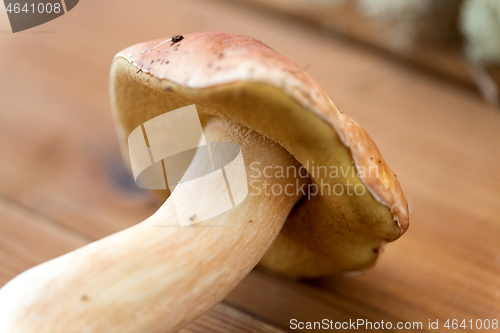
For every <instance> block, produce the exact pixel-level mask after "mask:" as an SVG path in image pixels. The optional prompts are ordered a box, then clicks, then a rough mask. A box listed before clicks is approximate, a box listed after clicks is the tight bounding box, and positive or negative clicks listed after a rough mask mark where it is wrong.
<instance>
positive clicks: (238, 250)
mask: <svg viewBox="0 0 500 333" xmlns="http://www.w3.org/2000/svg"><path fill="white" fill-rule="evenodd" d="M204 132H205V135H206V138H207V141H209V142H214V141H218V142H221V141H225V142H234V143H236V144H238V145H239V146H240V148H241V150H242V152H243V156H244V159H245V165H246V169H247V172H248V173H247V174H250V172H249V170H250V165H251V164H252V163H254V162H259V164H258V165H260V168H261V170H262V168H263V167H264V166H271V167H276V166H283V167H287V166H296V167H299V164H298V162H297V161H296V160H295V159H294V158H293V157H292V156H291V155H290V154H289V153H288V152H286V151H285V150H284V149H283V148H282V147H281V146H280V145H278V144H276V143H273V142H272V141H270V140H269V139H267V138H265V137H263V136H261V135H259V134H258V133H256V132H254V131H252V130H250V129H248V128H246V127H244V126H242V125H239V124H236V123H234V122H232V121H230V120H225V119H221V118H215V117H214V118H210V119H209V120H208V121H207V123H206V125H205V128H204ZM255 165H257V164H254V165H253V166H252V167H253V168H254V167H255ZM250 176H255V178H248V182H249V184H250V182H251V181H254V182H253V186H254V187H255V186H259V184H260V185H261V184H263V182H264V181H266V182H267V184H268V186H271V185H276V184H277V186H283V187H284V186H285V185H287V184H292V186H294V187H295V186H296V185H302V184H304V182H306V181H307V179H302V178H298V179H297V180H296V179H295V178H293V179H292V178H272V179H264V175H263V174H262V173H261V174H260V175H258V174H250ZM257 176H259V177H257ZM255 180H257V182H255ZM289 187H290V186H289ZM288 192H289V193H292V192H293V193H296V192H298V191H288ZM193 195H196V194H195V193H194V194H193ZM299 198H300V196H299V195H298V194H297V195H280V196H275V195H266V194H265V193H264V191H261V193H260V194H258V191H252V190H249V194H248V196H247V198H246V199H245V200H244V201H243V202H242V203H241V204H239V205H238V206H236V207H235V208H233V209H232V210H229V211H227V212H226V213H224V214H221V215H219V216H216V217H214V218H212V219H210V220H207V221H205V222H201V223H198V224H195V225H192V226H190V227H185V228H181V227H168V226H171V225H175V224H176V223H177V221H176V219H177V217H176V213H175V210H174V208H173V203H172V200H171V199H169V200H167V201H166V202H165V203H164V205H163V206H162V207H161V208H160V209H159V210H158V212H157V213H155V214H154V215H153V216H152V217H150V218H148V219H147V220H145V221H144V222H142V223H140V224H138V225H136V226H134V227H131V228H129V229H127V230H124V231H121V232H119V233H116V234H114V235H111V236H109V237H107V238H104V239H102V240H99V241H96V242H94V243H91V244H89V245H87V246H85V247H83V248H81V249H78V250H76V251H73V252H71V253H68V254H66V255H64V256H61V257H59V258H56V259H54V260H51V261H49V262H46V263H44V264H42V265H39V266H37V267H35V268H32V269H30V270H28V271H26V272H24V273H22V274H21V275H19V276H18V277H17V278H15V279H14V280H12V281H11V282H9V283H8V284H7V285H5V286H4V287H3V288H2V289H1V290H0V332H3V333H14V332H15V333H27V332H37V333H49V332H50V333H71V332H78V333H81V332H94V333H97V332H99V333H100V332H102V333H104V332H105V333H112V332H119V333H127V332H148V333H154V332H162V333H165V332H175V331H177V330H178V329H180V328H181V327H182V326H184V325H186V324H187V323H189V322H190V321H192V320H193V319H195V318H196V317H198V316H200V315H201V314H203V313H204V312H206V311H207V310H209V309H210V308H211V307H212V306H214V305H216V304H217V303H218V302H220V301H221V300H222V299H223V298H224V297H225V296H226V295H227V294H228V293H229V292H230V291H231V290H232V289H233V288H234V287H235V286H236V285H237V284H238V282H239V281H240V280H241V279H242V278H243V277H244V276H245V275H246V274H247V273H248V272H249V271H250V270H251V269H252V268H253V267H254V266H255V265H256V264H257V263H258V261H259V260H260V258H261V257H262V256H263V255H264V253H265V252H266V250H267V249H268V248H269V246H270V245H271V243H272V242H273V240H274V239H275V238H276V236H277V235H278V233H279V231H280V230H281V227H282V226H283V223H284V222H285V220H286V218H287V216H288V215H289V213H290V211H291V209H292V208H293V206H294V205H295V204H296V202H297V201H298V200H299ZM213 225H217V227H210V226H213Z"/></svg>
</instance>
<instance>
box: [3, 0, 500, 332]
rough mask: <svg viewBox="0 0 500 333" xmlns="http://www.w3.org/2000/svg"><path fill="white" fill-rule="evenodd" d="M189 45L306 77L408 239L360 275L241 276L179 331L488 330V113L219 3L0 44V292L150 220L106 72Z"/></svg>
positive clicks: (365, 52) (491, 291) (457, 88)
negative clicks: (258, 53) (332, 107)
mask: <svg viewBox="0 0 500 333" xmlns="http://www.w3.org/2000/svg"><path fill="white" fill-rule="evenodd" d="M196 30H226V31H232V32H238V33H244V34H248V35H251V36H253V37H256V38H258V39H261V40H262V41H264V42H265V43H266V44H268V45H270V46H271V47H273V48H274V49H276V50H277V51H278V52H280V53H282V54H285V55H286V56H288V57H290V58H291V59H292V60H294V61H295V62H296V63H298V64H299V65H300V66H303V67H307V68H308V72H309V73H310V74H311V75H312V76H313V77H314V78H316V79H317V80H318V82H319V83H320V84H321V85H322V86H323V88H324V89H325V91H326V92H327V93H328V94H329V95H330V97H331V98H332V100H333V101H334V102H335V103H336V104H337V106H338V107H339V108H340V109H341V110H342V111H344V112H346V113H348V114H349V115H350V116H352V117H353V118H354V119H356V120H357V121H358V122H359V123H360V124H361V125H362V126H363V127H365V128H366V129H367V131H368V132H369V133H370V134H371V136H372V137H373V138H374V140H375V142H377V144H378V146H379V148H380V150H381V151H382V154H383V155H384V157H385V158H386V160H387V161H388V163H389V164H390V165H391V167H392V168H393V169H394V170H395V171H396V173H397V175H398V177H399V179H400V182H401V184H402V186H403V189H404V190H405V193H406V195H407V198H408V200H409V203H410V207H411V210H412V216H411V226H410V230H409V231H408V233H407V234H405V235H404V237H403V238H402V239H400V240H399V241H397V242H396V243H394V244H391V245H389V246H388V247H387V248H386V250H385V253H384V254H383V256H382V259H381V260H380V262H379V264H378V265H377V267H376V268H375V269H373V270H371V271H369V272H367V273H366V274H365V275H363V276H359V277H332V278H328V279H323V280H320V281H307V282H300V283H299V282H287V281H283V280H281V279H279V278H276V277H272V276H269V275H267V274H266V273H264V272H261V271H254V272H252V273H251V274H250V275H249V276H248V277H247V278H246V279H244V280H243V282H242V283H241V284H240V285H239V286H238V287H237V288H236V289H235V290H234V291H233V292H232V293H231V294H230V295H229V296H228V297H227V298H226V301H225V303H224V307H229V308H224V309H223V310H221V311H222V312H223V314H222V315H221V314H220V313H217V311H218V308H215V309H214V310H212V312H209V313H208V314H207V316H211V317H210V318H206V319H203V318H204V317H202V318H200V319H199V321H200V320H207V321H206V322H205V323H204V324H200V325H201V326H196V327H195V326H188V327H186V330H191V331H196V330H198V331H205V332H207V331H213V332H218V331H223V330H224V329H225V330H227V331H231V332H242V331H257V332H261V331H262V332H265V329H267V328H264V326H262V325H264V324H262V322H266V323H270V324H271V325H272V326H274V327H277V328H278V329H282V330H289V329H290V328H289V321H290V319H292V318H296V319H299V320H304V321H312V320H318V319H323V318H328V319H331V320H348V319H353V320H355V319H358V318H364V319H369V320H373V321H375V320H385V321H387V320H390V321H393V322H396V321H423V322H424V323H426V322H427V321H428V320H429V319H431V320H435V319H440V321H442V320H444V319H448V318H457V319H467V320H469V319H474V320H475V319H478V318H481V319H486V318H490V319H492V318H493V317H496V318H499V317H500V241H499V240H500V175H499V173H498V170H499V169H500V157H499V156H500V145H499V142H500V114H499V113H498V112H497V111H496V110H493V109H489V108H488V107H487V106H485V105H484V104H483V102H482V101H481V100H480V98H479V97H478V95H477V94H476V93H475V92H474V91H473V90H472V89H469V88H466V87H464V86H462V85H460V84H454V83H453V82H449V81H442V80H440V79H439V78H436V77H433V76H429V75H427V73H422V72H419V71H417V70H416V69H415V68H409V67H406V66H405V65H404V64H401V63H399V62H395V61H394V60H393V59H392V58H391V57H388V56H385V55H381V54H379V53H372V52H371V51H370V50H369V49H366V48H363V47H360V46H359V45H356V44H353V43H351V42H349V41H346V40H343V39H339V38H335V37H332V36H326V35H323V34H322V33H321V31H319V30H318V29H316V28H314V27H310V26H306V25H304V24H302V23H300V22H297V21H295V20H293V19H285V18H283V17H281V16H277V15H274V14H270V13H263V12H262V11H257V10H253V9H251V8H249V7H248V6H242V5H240V4H235V3H230V2H219V1H210V2H204V1H198V0H189V1H183V2H176V3H173V2H162V3H159V2H153V1H143V2H141V5H140V6H138V5H137V3H133V2H131V1H121V2H114V1H109V2H97V1H95V0H94V1H93V0H88V1H84V2H80V4H79V5H78V6H77V7H75V9H74V10H72V11H71V12H70V13H69V14H67V15H65V16H63V17H61V18H60V19H58V20H54V21H52V22H49V23H47V24H45V25H43V26H40V27H38V28H34V29H32V30H30V31H27V32H23V33H18V34H14V35H9V34H2V35H0V50H1V52H0V73H1V76H0V151H1V153H2V157H1V162H0V284H4V283H6V282H7V281H8V280H9V279H11V278H13V277H14V276H15V275H17V274H18V273H20V272H21V271H23V270H25V269H27V268H29V267H31V266H33V265H36V264H38V263H40V262H43V261H45V260H47V259H50V258H53V257H56V256H58V255H60V254H62V253H65V252H67V251H70V250H72V249H74V248H76V247H79V246H81V245H83V244H85V243H87V242H89V241H92V240H95V239H98V238H101V237H104V236H105V235H108V234H111V233H113V232H116V231H118V230H121V229H124V228H126V227H128V226H131V225H133V224H135V223H137V222H139V221H142V220H143V219H144V218H146V217H147V216H148V215H150V214H151V213H152V212H153V211H154V210H155V209H156V208H157V207H158V206H159V203H157V202H155V201H154V200H153V199H152V198H151V197H150V196H149V195H148V194H147V193H145V192H141V191H137V190H136V189H135V188H134V187H133V186H132V185H133V184H132V185H131V184H130V179H129V178H128V177H127V176H126V173H125V171H124V169H123V167H122V166H121V161H120V158H121V157H120V153H119V151H118V146H117V143H116V139H115V134H114V129H113V126H112V119H111V115H110V111H109V101H108V98H109V97H108V70H109V66H110V63H111V59H112V57H113V55H114V54H115V53H116V52H117V51H119V50H121V49H123V48H124V47H126V46H129V45H131V44H134V43H136V42H141V41H145V40H150V39H154V38H160V37H165V36H170V35H173V34H176V33H186V32H190V31H196ZM233 308H237V309H238V310H236V311H238V314H236V313H234V312H233V311H232V310H233ZM225 310H228V311H227V312H226V311H225ZM214 311H216V312H214ZM242 311H243V312H244V313H243V315H241V316H240V314H241V313H242ZM245 313H246V314H245ZM248 316H251V317H253V318H254V319H251V320H250V322H251V323H248V322H246V321H245V320H246V319H245V318H248ZM205 317H206V316H205ZM222 317H227V318H229V319H227V320H226V321H225V322H224V323H223V322H221V321H222V319H221V318H222ZM214 318H219V319H221V320H220V321H217V320H215V319H214ZM213 320H215V321H213ZM252 323H253V324H252ZM247 324H248V325H250V326H246V325H247ZM191 325H198V324H197V322H194V323H193V324H191ZM224 325H226V326H224ZM252 325H255V326H252ZM266 327H267V326H266ZM423 331H429V330H428V329H424V330H423ZM472 331H476V330H472Z"/></svg>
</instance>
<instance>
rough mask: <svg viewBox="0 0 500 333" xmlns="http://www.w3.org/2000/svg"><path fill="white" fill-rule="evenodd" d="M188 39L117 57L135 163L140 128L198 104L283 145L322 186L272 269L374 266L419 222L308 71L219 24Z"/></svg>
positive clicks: (389, 174)
mask: <svg viewBox="0 0 500 333" xmlns="http://www.w3.org/2000/svg"><path fill="white" fill-rule="evenodd" d="M183 37H184V38H182V39H181V40H179V41H176V42H173V41H172V39H171V38H167V39H159V40H154V41H149V42H145V43H141V44H137V45H134V46H131V47H129V48H127V49H125V50H123V51H121V52H119V53H118V54H117V55H116V56H115V58H114V61H113V65H112V69H111V98H112V106H113V114H114V117H115V121H116V124H117V131H118V134H119V138H120V145H121V147H122V152H123V155H124V158H125V160H126V161H127V163H128V162H129V159H128V149H127V144H128V143H127V138H128V135H129V134H130V133H131V131H132V130H133V129H135V128H136V127H137V126H139V125H141V124H142V123H144V122H145V121H147V120H149V119H151V118H153V117H155V116H158V115H160V114H163V113H165V112H167V111H170V110H175V109H177V108H180V107H183V106H186V105H190V104H193V103H194V104H196V106H197V108H198V111H199V113H200V114H208V115H217V116H220V117H224V118H228V119H230V120H232V121H235V122H237V123H240V124H243V125H244V126H246V127H248V128H250V129H252V130H254V131H256V132H258V133H260V134H262V135H264V136H266V137H267V138H269V139H271V140H273V141H275V142H277V143H279V144H280V145H281V146H283V147H284V148H285V149H286V150H287V151H288V152H289V153H290V154H291V155H293V156H294V157H295V158H296V159H297V161H299V162H300V163H301V164H302V165H303V166H304V167H306V168H307V169H308V171H309V177H310V179H311V184H316V186H318V190H319V192H321V193H320V194H318V195H314V196H310V198H307V199H306V200H303V201H302V202H301V203H300V204H298V205H297V206H296V207H295V208H294V209H293V211H292V213H291V214H290V216H289V218H288V220H287V222H286V223H285V226H284V228H283V230H282V232H281V234H280V236H278V238H277V240H276V241H275V243H274V244H273V245H272V246H271V248H270V250H269V251H268V253H267V254H266V255H265V256H264V258H263V259H262V261H261V264H262V265H263V266H264V267H265V268H267V269H269V270H271V271H274V272H277V273H281V274H286V275H289V276H293V277H316V276H322V275H327V274H332V273H337V272H343V271H356V270H361V269H366V268H368V267H371V266H372V265H373V264H374V263H375V261H376V259H377V257H378V255H379V253H380V251H379V250H380V248H381V247H382V246H383V244H385V243H386V242H390V241H394V240H396V239H397V238H399V237H400V236H401V235H402V234H403V233H404V232H405V231H406V230H407V229H408V224H409V214H408V205H407V202H406V199H405V196H404V194H403V192H402V190H401V186H400V184H399V181H398V179H397V177H396V175H395V174H394V172H393V171H392V170H391V169H390V167H389V166H388V165H387V163H386V162H385V161H384V159H383V158H382V156H381V155H380V152H379V150H378V148H377V146H376V145H375V143H374V142H373V140H372V139H371V137H370V136H369V135H368V134H367V133H366V131H365V130H364V129H363V128H362V127H361V126H360V125H359V124H358V123H356V122H355V121H354V120H352V119H351V118H350V117H349V116H347V115H346V114H344V113H343V112H341V111H339V110H338V109H337V108H336V107H335V105H334V104H333V102H332V101H331V100H330V98H329V97H328V96H327V95H326V93H325V92H324V91H323V89H322V88H321V87H320V86H319V84H318V83H317V82H316V81H315V80H314V79H313V78H311V77H310V76H309V74H308V73H307V72H305V71H304V70H303V69H302V68H300V67H299V66H298V65H296V64H295V63H293V62H292V61H291V60H289V59H288V58H286V57H284V56H282V55H281V54H279V53H277V52H276V51H274V50H273V49H271V48H269V47H268V46H266V45H265V44H263V43H262V42H260V41H258V40H256V39H254V38H251V37H248V36H243V35H238V34H233V33H227V32H213V31H202V32H196V33H191V34H187V35H184V36H183ZM176 40H177V39H176ZM325 168H326V172H325ZM248 172H249V170H247V173H248ZM349 186H351V194H350V195H349V194H348V188H349ZM341 188H342V189H343V192H342V193H341V194H339V193H340V190H339V189H341ZM354 188H356V189H360V188H362V189H364V191H360V190H359V191H357V192H356V193H355V194H352V190H353V189H354ZM334 189H337V190H336V191H335V190H334ZM360 192H363V193H360ZM358 193H360V194H358ZM163 195H165V196H167V195H168V193H163ZM270 218H272V217H270Z"/></svg>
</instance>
